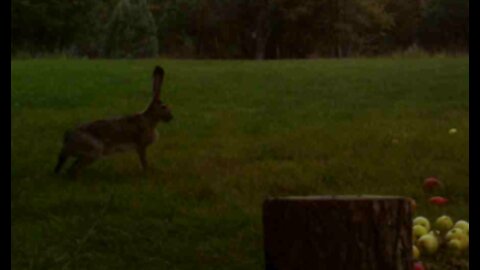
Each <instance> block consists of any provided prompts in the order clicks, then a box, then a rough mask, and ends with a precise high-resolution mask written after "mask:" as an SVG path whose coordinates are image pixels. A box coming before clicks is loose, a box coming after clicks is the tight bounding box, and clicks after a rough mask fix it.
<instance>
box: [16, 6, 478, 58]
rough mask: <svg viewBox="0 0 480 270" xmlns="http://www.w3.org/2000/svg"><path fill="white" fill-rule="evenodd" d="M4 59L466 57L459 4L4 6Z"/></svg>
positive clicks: (464, 9)
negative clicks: (7, 36)
mask: <svg viewBox="0 0 480 270" xmlns="http://www.w3.org/2000/svg"><path fill="white" fill-rule="evenodd" d="M11 15H12V28H11V30H12V34H11V35H12V44H11V53H12V55H14V54H16V53H19V52H28V53H30V54H33V55H36V54H42V53H52V52H63V53H68V54H70V55H73V56H80V57H83V56H86V57H90V58H97V57H102V58H125V57H135V58H142V57H153V56H157V55H165V56H171V57H190V58H242V59H253V58H256V59H280V58H307V57H353V56H373V55H381V54H388V53H392V52H396V51H402V50H406V49H407V48H409V47H411V46H417V47H419V48H421V49H423V50H425V51H428V52H439V51H441V52H468V49H469V48H468V43H469V2H468V0H13V1H12V10H11Z"/></svg>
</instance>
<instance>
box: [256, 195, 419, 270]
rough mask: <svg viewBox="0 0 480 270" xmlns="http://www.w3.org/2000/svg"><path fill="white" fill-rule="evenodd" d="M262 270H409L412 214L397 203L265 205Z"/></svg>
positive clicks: (325, 199) (365, 199) (321, 200)
mask: <svg viewBox="0 0 480 270" xmlns="http://www.w3.org/2000/svg"><path fill="white" fill-rule="evenodd" d="M263 223H264V224H263V225H264V245H265V260H266V269H267V270H297V269H298V270H309V269H315V270H318V269H325V270H335V269H344V270H349V269H352V270H380V269H381V270H411V269H412V267H413V259H412V211H411V204H410V203H409V201H408V200H407V199H405V198H401V197H380V196H357V197H355V196H338V197H336V196H319V197H285V198H273V199H267V200H266V201H265V203H264V205H263Z"/></svg>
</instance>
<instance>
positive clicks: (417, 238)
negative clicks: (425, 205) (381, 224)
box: [412, 177, 469, 270]
mask: <svg viewBox="0 0 480 270" xmlns="http://www.w3.org/2000/svg"><path fill="white" fill-rule="evenodd" d="M442 186H443V184H442V183H441V182H440V181H439V180H438V179H436V178H435V177H429V178H427V179H425V181H424V183H423V188H424V190H425V191H426V192H432V191H434V190H436V189H438V188H441V187H442ZM429 202H430V203H431V204H433V205H436V206H443V205H446V204H447V203H448V199H447V198H444V197H440V196H434V197H430V199H429ZM412 207H413V210H414V211H415V208H416V203H415V201H414V200H412ZM412 230H413V231H412V237H413V247H412V251H413V258H414V259H415V261H416V262H415V265H414V269H415V270H417V269H418V270H423V269H425V267H424V265H423V263H422V262H421V261H420V258H423V257H433V256H434V255H435V254H437V253H440V252H442V253H443V252H446V253H449V254H450V256H448V257H454V258H459V257H462V255H464V254H467V253H468V247H469V223H468V221H465V220H458V221H456V222H454V221H453V220H452V218H451V217H449V216H448V215H442V216H440V217H438V218H437V219H436V220H435V221H434V222H433V224H431V223H430V221H429V220H428V219H427V218H425V217H423V216H417V217H415V218H414V219H413V229H412ZM439 256H440V257H443V256H442V255H439ZM437 258H438V256H437Z"/></svg>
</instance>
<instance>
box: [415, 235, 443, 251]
mask: <svg viewBox="0 0 480 270" xmlns="http://www.w3.org/2000/svg"><path fill="white" fill-rule="evenodd" d="M417 245H418V247H419V248H420V251H421V252H422V253H426V254H429V255H432V254H434V253H435V252H437V250H438V239H437V237H435V236H434V235H432V234H425V235H423V236H422V237H420V239H418V244H417Z"/></svg>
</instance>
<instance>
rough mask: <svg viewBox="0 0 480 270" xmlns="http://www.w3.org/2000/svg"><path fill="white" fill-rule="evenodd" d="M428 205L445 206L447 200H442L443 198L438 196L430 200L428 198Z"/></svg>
mask: <svg viewBox="0 0 480 270" xmlns="http://www.w3.org/2000/svg"><path fill="white" fill-rule="evenodd" d="M430 203H431V204H436V205H440V206H441V205H445V204H447V203H448V199H446V198H444V197H440V196H436V197H431V198H430Z"/></svg>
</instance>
